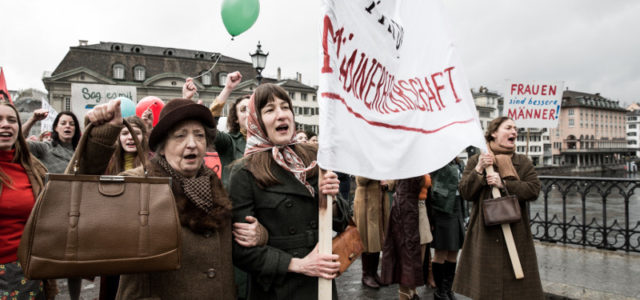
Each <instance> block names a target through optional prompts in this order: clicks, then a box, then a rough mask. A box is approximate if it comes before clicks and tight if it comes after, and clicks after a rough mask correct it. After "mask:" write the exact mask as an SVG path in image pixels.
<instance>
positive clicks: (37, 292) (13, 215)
mask: <svg viewBox="0 0 640 300" xmlns="http://www.w3.org/2000/svg"><path fill="white" fill-rule="evenodd" d="M21 129H22V124H20V116H19V114H18V111H17V110H16V108H15V107H14V106H13V104H10V103H8V102H6V101H2V100H0V299H18V298H19V299H38V300H42V299H45V292H44V284H43V281H42V280H28V279H26V278H25V276H24V273H23V270H22V267H21V266H20V263H19V262H18V255H17V253H18V245H19V244H20V238H21V237H22V233H23V231H24V226H25V223H26V222H27V219H28V218H29V215H30V214H31V210H32V209H33V206H34V204H35V202H36V199H37V197H38V195H39V194H40V192H41V191H42V189H43V188H44V176H45V174H46V173H47V170H46V168H45V166H44V165H43V164H42V163H40V161H39V160H38V159H36V158H35V157H34V156H33V155H32V154H31V153H30V152H29V147H28V146H27V142H26V140H25V138H24V136H23V135H22V132H21ZM47 296H49V299H53V297H55V293H52V294H49V295H47Z"/></svg>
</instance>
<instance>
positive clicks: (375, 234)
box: [353, 176, 391, 289]
mask: <svg viewBox="0 0 640 300" xmlns="http://www.w3.org/2000/svg"><path fill="white" fill-rule="evenodd" d="M356 184H357V187H356V194H355V199H354V200H353V218H354V220H355V223H356V226H357V227H358V231H359V232H360V237H361V238H362V244H364V252H363V253H362V256H361V257H362V284H364V285H365V286H367V287H370V288H374V289H378V288H380V284H382V280H381V279H380V276H378V263H379V261H380V251H382V243H383V240H384V233H385V231H386V228H387V225H388V223H389V210H390V209H391V205H390V203H389V197H387V196H386V195H385V194H386V193H385V191H386V190H387V188H388V184H387V183H386V182H384V183H383V182H381V181H379V180H374V179H369V178H365V177H360V176H357V177H356Z"/></svg>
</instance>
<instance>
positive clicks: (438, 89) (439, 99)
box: [431, 72, 445, 107]
mask: <svg viewBox="0 0 640 300" xmlns="http://www.w3.org/2000/svg"><path fill="white" fill-rule="evenodd" d="M436 76H442V72H438V73H433V74H431V80H432V81H433V86H434V87H435V88H436V95H438V101H440V105H442V107H445V105H444V103H443V102H442V97H441V96H440V91H441V90H444V85H438V82H437V81H436Z"/></svg>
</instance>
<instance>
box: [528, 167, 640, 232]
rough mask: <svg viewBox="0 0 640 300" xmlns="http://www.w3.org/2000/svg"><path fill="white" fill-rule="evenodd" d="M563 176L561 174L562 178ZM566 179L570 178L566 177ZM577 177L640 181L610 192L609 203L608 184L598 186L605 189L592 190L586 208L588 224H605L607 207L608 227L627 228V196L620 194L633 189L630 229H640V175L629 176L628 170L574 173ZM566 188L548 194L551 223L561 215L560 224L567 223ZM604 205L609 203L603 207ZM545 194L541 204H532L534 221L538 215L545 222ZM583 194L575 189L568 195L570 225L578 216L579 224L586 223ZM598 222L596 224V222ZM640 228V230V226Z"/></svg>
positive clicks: (614, 188) (615, 187) (622, 185)
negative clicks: (606, 193) (605, 192)
mask: <svg viewBox="0 0 640 300" xmlns="http://www.w3.org/2000/svg"><path fill="white" fill-rule="evenodd" d="M558 176H561V175H558ZM565 176H566V175H565ZM571 176H575V177H578V176H579V177H605V178H620V179H622V178H632V179H638V181H636V182H634V183H629V184H626V185H625V184H618V186H614V187H612V188H611V189H610V193H609V194H608V195H606V200H603V195H602V194H601V192H604V190H606V189H607V188H606V185H604V184H602V185H601V184H598V185H597V187H600V188H601V189H602V190H601V191H598V189H597V188H596V187H594V188H592V189H590V191H589V192H588V193H587V195H586V199H585V200H586V201H585V207H586V224H589V223H591V222H597V224H599V225H602V222H603V219H604V213H603V212H604V211H605V207H606V219H607V226H611V225H612V224H613V223H614V222H615V220H617V223H618V225H619V226H620V227H621V228H625V201H624V197H623V196H622V195H621V194H620V191H623V193H626V194H629V192H630V190H633V195H631V196H630V197H629V227H630V228H632V229H633V228H634V227H636V226H640V225H639V224H640V174H638V173H627V172H624V171H608V172H600V173H581V174H579V175H576V174H572V175H571ZM566 189H567V188H566V187H561V188H558V187H557V186H554V187H553V189H552V190H551V191H549V194H548V207H547V209H548V219H549V220H551V219H552V218H553V217H554V215H555V216H557V218H558V221H559V222H562V221H563V199H562V193H561V191H562V190H564V191H566ZM603 203H605V204H604V205H603ZM544 204H545V203H544V192H540V196H539V197H538V200H537V201H534V202H531V203H530V211H531V218H534V216H535V215H536V213H538V214H539V215H540V218H542V220H544ZM582 211H583V207H582V195H581V194H580V193H579V192H578V191H577V189H576V188H575V187H573V188H569V192H568V193H567V196H566V222H570V221H571V219H572V218H573V217H574V216H575V218H576V221H577V222H578V223H580V224H582V223H583V216H582ZM594 220H595V221H594ZM638 228H639V229H640V227H638Z"/></svg>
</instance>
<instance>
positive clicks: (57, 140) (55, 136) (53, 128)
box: [51, 110, 81, 150]
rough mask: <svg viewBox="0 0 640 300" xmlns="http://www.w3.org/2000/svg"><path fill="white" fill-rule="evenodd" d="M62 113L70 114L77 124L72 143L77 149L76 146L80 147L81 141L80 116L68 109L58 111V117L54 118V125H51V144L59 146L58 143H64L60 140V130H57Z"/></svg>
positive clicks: (74, 148)
mask: <svg viewBox="0 0 640 300" xmlns="http://www.w3.org/2000/svg"><path fill="white" fill-rule="evenodd" d="M62 115H67V116H70V117H71V118H72V119H73V123H74V124H75V126H74V130H73V137H72V138H71V144H72V145H73V150H76V147H78V142H79V141H80V134H81V133H80V123H78V118H77V117H76V115H75V114H74V113H72V112H70V111H68V110H66V111H63V112H60V113H58V116H56V119H55V120H53V126H51V131H52V132H51V144H52V145H53V146H54V147H55V146H58V144H60V143H62V141H60V137H59V136H58V132H57V131H56V127H58V122H59V121H60V117H62Z"/></svg>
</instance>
